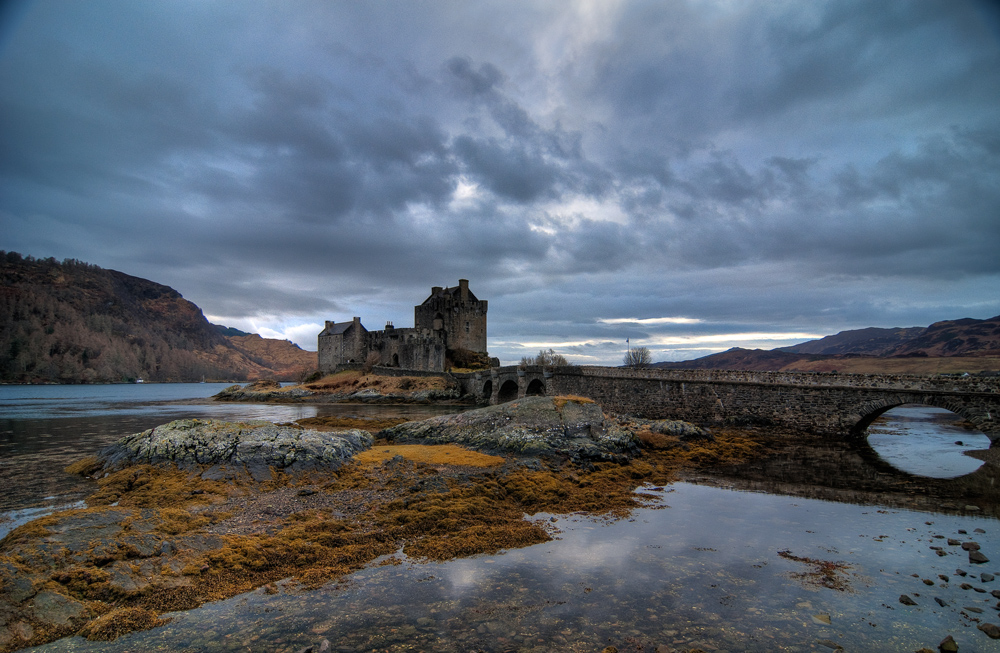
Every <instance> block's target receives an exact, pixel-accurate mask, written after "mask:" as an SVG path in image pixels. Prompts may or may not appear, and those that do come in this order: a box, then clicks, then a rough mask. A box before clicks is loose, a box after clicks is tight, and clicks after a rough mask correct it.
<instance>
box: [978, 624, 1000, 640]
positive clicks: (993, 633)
mask: <svg viewBox="0 0 1000 653" xmlns="http://www.w3.org/2000/svg"><path fill="white" fill-rule="evenodd" d="M976 628H978V629H979V630H981V631H983V632H984V633H986V634H987V636H989V638H990V639H1000V627H997V625H996V624H979V625H978V626H976Z"/></svg>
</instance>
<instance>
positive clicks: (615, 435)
mask: <svg viewBox="0 0 1000 653" xmlns="http://www.w3.org/2000/svg"><path fill="white" fill-rule="evenodd" d="M378 437H380V438H385V439H386V440H390V441H393V442H400V443H406V442H409V443H416V442H420V443H426V444H443V443H455V444H460V445H463V446H465V447H469V448H470V449H475V450H477V451H483V452H486V453H493V454H500V455H519V456H528V457H569V458H570V459H573V460H574V461H577V462H586V461H601V460H608V461H612V460H613V461H619V462H623V461H625V460H627V459H628V458H630V457H631V456H633V455H634V454H635V453H637V451H638V448H637V446H636V439H635V435H634V434H633V433H632V432H631V431H626V430H623V429H621V428H619V427H618V426H617V425H616V424H614V423H612V422H609V421H607V420H605V418H604V413H603V412H602V410H601V407H600V406H598V405H597V404H595V403H591V402H589V401H583V400H580V401H577V400H565V399H562V398H558V397H526V398H524V399H518V400H515V401H511V402H508V403H505V404H500V405H498V406H488V407H486V408H479V409H476V410H470V411H466V412H464V413H459V414H457V415H444V416H441V417H432V418H430V419H426V420H422V421H418V422H407V423H405V424H400V425H398V426H393V427H390V428H387V429H384V430H382V431H380V432H379V433H378Z"/></svg>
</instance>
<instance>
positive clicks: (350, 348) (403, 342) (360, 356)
mask: <svg viewBox="0 0 1000 653" xmlns="http://www.w3.org/2000/svg"><path fill="white" fill-rule="evenodd" d="M487 309H488V302H486V301H485V300H480V299H478V298H477V297H476V296H475V295H474V294H473V293H472V291H471V290H469V282H468V280H467V279H459V281H458V285H457V286H454V287H451V288H443V287H441V286H434V287H433V288H431V294H430V296H429V297H428V298H427V299H425V300H424V302H423V303H422V304H420V305H419V306H415V307H414V308H413V321H414V327H413V328H412V329H411V328H402V329H397V328H395V327H394V326H393V325H392V323H388V324H386V325H385V329H384V330H382V331H369V330H368V329H366V328H365V327H364V325H362V324H361V318H360V317H355V318H354V319H353V320H352V321H350V322H327V323H326V328H325V329H323V331H322V332H321V333H320V334H319V347H318V349H319V352H318V357H319V370H320V372H322V373H324V374H329V373H331V372H335V371H337V370H338V369H340V368H341V367H342V366H345V365H351V364H358V363H365V362H366V361H367V360H368V357H369V355H370V354H371V353H372V352H375V353H376V354H377V355H378V363H377V364H378V365H381V366H385V367H394V368H399V369H406V370H421V371H428V372H443V371H444V369H445V360H446V357H447V353H448V350H449V349H451V350H456V349H467V350H469V351H473V352H477V353H482V354H485V353H486V311H487Z"/></svg>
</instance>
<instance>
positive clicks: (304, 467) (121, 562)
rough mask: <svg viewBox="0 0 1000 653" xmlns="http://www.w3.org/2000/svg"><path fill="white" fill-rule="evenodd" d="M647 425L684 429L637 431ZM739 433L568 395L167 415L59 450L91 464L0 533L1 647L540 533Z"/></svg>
mask: <svg viewBox="0 0 1000 653" xmlns="http://www.w3.org/2000/svg"><path fill="white" fill-rule="evenodd" d="M463 415H464V417H463ZM651 427H652V428H658V429H659V431H661V432H662V433H669V432H674V433H681V434H685V437H688V436H691V435H693V434H696V435H697V437H694V438H691V437H688V440H687V441H685V440H684V439H682V437H681V435H669V436H667V435H662V436H661V437H663V438H667V439H668V440H669V442H666V441H664V442H660V443H659V444H660V445H663V446H656V447H654V446H651V445H650V446H647V445H644V444H643V438H644V437H645V438H646V440H648V439H649V438H648V436H649V435H651V434H652V433H653V432H652V431H651V430H650V428H651ZM463 434H464V435H463ZM373 443H374V444H375V446H373ZM459 445H461V446H459ZM754 450H755V447H754V445H753V444H752V443H750V442H748V441H735V440H732V439H725V438H724V439H722V440H720V441H718V442H716V441H715V440H713V439H712V438H711V436H709V435H708V434H707V433H705V432H703V431H701V430H700V429H697V427H693V426H691V425H683V424H677V423H672V424H668V423H661V424H654V423H650V422H640V421H629V420H626V419H622V420H617V419H612V418H610V417H608V416H605V415H604V414H603V413H602V412H601V410H600V408H599V407H598V406H596V405H595V404H593V403H592V402H590V401H589V400H586V399H582V398H574V397H563V398H531V399H528V400H521V401H518V402H512V403H511V404H507V405H505V406H496V407H489V408H486V409H481V410H480V411H468V412H466V413H464V414H462V415H457V416H456V415H452V416H448V417H445V418H434V419H432V420H424V421H420V422H409V423H406V424H402V425H399V426H395V427H390V428H388V429H382V430H381V431H379V432H377V433H376V434H375V435H373V434H371V433H369V432H367V431H364V430H359V429H348V430H341V431H338V432H322V431H315V430H311V429H306V428H302V427H299V426H298V425H275V424H271V423H268V422H259V421H248V422H237V423H229V422H217V421H214V420H178V421H175V422H171V423H169V424H165V425H162V426H159V427H157V428H154V429H150V430H148V431H144V432H142V433H136V434H133V435H131V436H127V437H125V438H122V439H121V440H119V441H118V442H116V443H115V444H114V445H112V446H109V447H106V448H105V449H103V450H102V451H100V452H98V453H97V455H95V456H91V457H89V458H86V459H84V460H81V461H80V462H79V463H77V464H74V465H73V466H71V468H69V469H68V470H67V471H72V472H74V473H80V474H84V475H87V476H89V477H93V478H95V479H96V481H97V485H98V489H97V491H96V492H95V493H94V494H93V495H91V497H89V498H88V500H87V508H84V509H77V510H69V511H65V512H61V513H56V514H52V515H49V516H46V517H42V518H40V519H37V520H35V521H33V522H29V523H28V524H25V525H23V526H21V527H19V528H17V529H15V530H14V531H12V532H11V533H10V534H9V535H8V536H7V537H6V538H5V539H4V540H3V541H2V542H0V651H13V650H17V649H19V648H23V647H25V646H32V645H37V644H42V643H45V642H48V641H52V640H55V639H58V638H61V637H64V636H67V635H72V634H79V635H82V636H85V637H88V638H90V639H94V640H102V639H103V640H106V639H114V638H115V637H117V636H119V635H121V634H124V633H127V632H131V631H135V630H143V629H146V628H152V627H155V626H158V625H160V624H162V623H165V622H164V618H163V617H162V616H161V615H163V614H164V613H167V612H171V611H176V610H184V609H189V608H193V607H195V606H197V605H200V604H201V603H204V602H206V601H213V600H218V599H220V598H225V597H227V596H233V595H235V594H239V593H242V592H246V591H249V590H252V589H254V588H259V587H266V586H268V585H269V584H271V583H275V582H277V581H279V580H282V579H287V578H294V579H295V582H297V583H298V584H299V585H301V586H303V587H317V586H320V585H322V584H324V583H326V582H328V581H330V580H334V579H336V578H338V577H341V576H343V575H345V574H348V573H350V572H352V571H354V570H357V569H359V568H361V567H363V566H365V565H366V564H369V563H370V562H371V561H372V560H375V559H377V558H378V557H379V556H386V555H392V554H393V552H396V551H399V550H402V551H403V552H404V553H405V554H406V555H407V556H410V557H413V558H417V559H420V558H424V559H428V560H445V559H449V558H453V557H461V556H467V555H473V554H476V553H484V552H490V553H492V552H496V551H498V550H501V549H505V548H517V547H522V546H527V545H530V544H534V543H537V542H542V541H545V540H547V539H549V537H550V536H549V535H548V533H547V532H546V531H545V529H544V528H542V527H540V526H539V525H538V524H537V523H535V522H532V521H530V520H526V519H525V518H524V516H525V514H533V513H536V512H539V511H550V512H574V511H585V512H592V513H595V514H605V513H610V514H618V515H625V514H627V513H628V512H629V511H630V510H631V509H632V508H634V507H636V506H638V505H641V503H642V497H641V495H637V494H635V493H633V490H634V489H635V487H637V485H639V484H640V483H643V482H651V483H657V484H664V483H667V482H669V481H670V479H671V478H673V474H674V471H675V470H676V469H677V468H678V467H680V466H683V465H684V464H686V460H688V459H686V458H685V456H689V455H693V454H699V453H700V454H707V453H709V452H712V453H711V455H722V456H732V455H734V452H738V455H739V456H748V455H752V453H753V451H754ZM726 452H728V453H726ZM497 454H500V455H497ZM458 535H461V536H460V537H458Z"/></svg>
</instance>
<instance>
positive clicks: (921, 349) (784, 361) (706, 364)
mask: <svg viewBox="0 0 1000 653" xmlns="http://www.w3.org/2000/svg"><path fill="white" fill-rule="evenodd" d="M653 367H656V368H661V369H704V370H713V369H714V370H723V369H726V370H748V371H775V372H776V371H788V372H793V371H795V372H832V371H840V372H856V373H878V372H884V373H894V374H896V373H899V374H947V373H960V372H970V373H982V372H995V371H1000V315H998V316H996V317H991V318H986V319H983V320H980V319H976V318H961V319H957V320H944V321H941V322H935V323H933V324H931V325H929V326H926V327H902V328H880V327H868V328H864V329H853V330H848V331H841V332H840V333H837V334H835V335H831V336H826V337H823V338H820V339H818V340H809V341H807V342H803V343H799V344H797V345H790V346H787V347H778V348H776V349H772V350H763V349H741V348H738V347H734V348H733V349H729V350H727V351H724V352H719V353H716V354H710V355H708V356H703V357H701V358H696V359H693V360H688V361H678V362H673V361H669V362H661V363H654V364H653Z"/></svg>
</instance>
